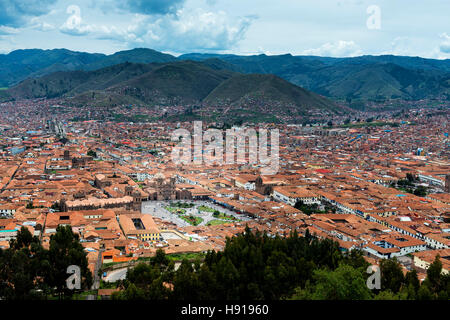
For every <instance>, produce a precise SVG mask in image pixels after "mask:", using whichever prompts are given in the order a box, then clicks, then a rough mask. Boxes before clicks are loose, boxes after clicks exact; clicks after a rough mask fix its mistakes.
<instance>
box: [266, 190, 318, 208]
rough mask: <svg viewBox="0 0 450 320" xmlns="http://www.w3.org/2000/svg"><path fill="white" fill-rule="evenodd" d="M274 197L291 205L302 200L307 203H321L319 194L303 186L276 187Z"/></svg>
mask: <svg viewBox="0 0 450 320" xmlns="http://www.w3.org/2000/svg"><path fill="white" fill-rule="evenodd" d="M272 197H273V198H274V199H275V200H278V201H281V202H284V203H286V204H289V205H291V206H295V204H296V203H297V202H298V201H302V202H303V203H304V204H306V205H311V204H320V200H319V197H318V196H316V195H315V194H314V193H312V192H311V191H309V190H307V189H305V188H302V187H292V186H282V187H274V188H273V193H272Z"/></svg>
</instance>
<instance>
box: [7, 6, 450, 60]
mask: <svg viewBox="0 0 450 320" xmlns="http://www.w3.org/2000/svg"><path fill="white" fill-rule="evenodd" d="M449 12H450V1H449V0H275V1H274V0H272V1H268V0H172V1H171V0H79V1H73V0H22V1H16V0H1V2H0V53H8V52H10V51H12V50H15V49H29V48H42V49H53V48H67V49H70V50H76V51H87V52H101V53H107V54H110V53H113V52H117V51H120V50H125V49H131V48H136V47H146V48H153V49H156V50H159V51H163V52H168V53H172V54H176V55H178V54H182V53H187V52H217V53H235V54H260V53H265V54H284V53H291V54H294V55H305V54H306V55H321V56H334V57H343V56H357V55H363V54H373V55H379V54H396V55H408V56H421V57H427V58H439V59H443V58H450V19H449Z"/></svg>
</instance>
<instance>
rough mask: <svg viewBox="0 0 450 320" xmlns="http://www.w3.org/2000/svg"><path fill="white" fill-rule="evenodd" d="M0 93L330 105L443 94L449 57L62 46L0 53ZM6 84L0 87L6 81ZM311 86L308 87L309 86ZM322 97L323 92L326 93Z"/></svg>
mask: <svg viewBox="0 0 450 320" xmlns="http://www.w3.org/2000/svg"><path fill="white" fill-rule="evenodd" d="M1 87H3V89H2V90H0V99H1V100H3V101H5V100H8V99H23V98H36V97H47V98H52V97H67V98H70V99H71V101H72V102H73V103H92V104H94V105H96V104H107V103H110V102H114V103H118V104H119V103H131V104H133V103H147V104H163V105H167V104H173V103H208V104H218V105H222V104H245V103H248V102H249V101H259V103H261V102H263V103H268V102H278V103H282V104H283V105H297V106H300V107H301V108H303V109H305V108H306V109H307V108H315V109H323V110H328V111H336V110H338V109H339V108H336V104H335V103H333V102H332V101H330V100H333V101H335V102H345V103H347V104H349V105H351V103H352V102H355V101H357V102H360V101H362V102H366V101H381V102H382V101H385V100H390V99H401V100H422V99H431V100H432V99H439V100H440V101H448V99H449V97H450V60H449V59H447V60H434V59H424V58H419V57H400V56H361V57H355V58H329V57H315V56H293V55H290V54H286V55H276V56H267V55H264V54H262V55H253V56H239V55H227V54H199V53H191V54H185V55H181V56H179V57H175V56H172V55H169V54H164V53H161V52H158V51H155V50H151V49H145V48H140V49H133V50H128V51H121V52H117V53H115V54H112V55H105V54H97V53H85V52H74V51H70V50H66V49H54V50H40V49H31V50H16V51H13V52H11V53H9V54H6V55H0V88H1ZM6 87H7V88H8V89H5V88H6ZM311 91H312V92H314V93H312V92H311ZM327 98H328V99H327Z"/></svg>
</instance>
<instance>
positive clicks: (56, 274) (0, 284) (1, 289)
mask: <svg viewBox="0 0 450 320" xmlns="http://www.w3.org/2000/svg"><path fill="white" fill-rule="evenodd" d="M70 265H77V266H79V267H80V270H81V277H82V281H81V284H82V287H81V289H80V290H78V291H74V290H69V289H68V288H67V285H66V279H67V278H68V277H69V276H70V274H67V267H68V266H70ZM91 285H92V274H91V272H90V270H89V269H88V261H87V255H86V252H85V251H84V248H83V246H82V245H81V243H80V242H79V238H78V235H77V234H74V233H73V232H72V228H71V227H70V226H59V227H58V228H57V229H56V233H55V234H53V235H51V237H50V244H49V249H45V248H43V246H42V244H41V242H40V240H39V238H38V237H37V236H33V235H32V234H31V233H30V231H29V230H28V229H27V228H26V227H22V228H21V229H20V230H19V231H18V232H17V237H16V239H13V240H11V241H10V247H9V248H7V249H0V298H1V299H4V300H41V299H42V300H43V299H52V298H56V299H70V298H71V297H72V295H73V294H74V293H76V292H79V291H82V290H87V289H89V288H90V287H91Z"/></svg>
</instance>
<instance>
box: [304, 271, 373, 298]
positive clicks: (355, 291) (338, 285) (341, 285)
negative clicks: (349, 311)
mask: <svg viewBox="0 0 450 320" xmlns="http://www.w3.org/2000/svg"><path fill="white" fill-rule="evenodd" d="M313 278H314V281H315V286H314V288H313V289H312V291H311V294H310V295H308V294H307V295H306V296H309V297H310V298H311V299H312V300H369V299H371V297H372V293H371V292H370V290H369V289H368V288H367V285H366V280H365V276H364V275H363V273H362V272H361V271H360V270H357V269H355V268H353V267H351V266H348V265H344V264H342V265H340V266H339V267H338V268H337V269H336V270H334V271H330V270H327V269H321V270H316V271H315V272H314V276H313Z"/></svg>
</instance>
